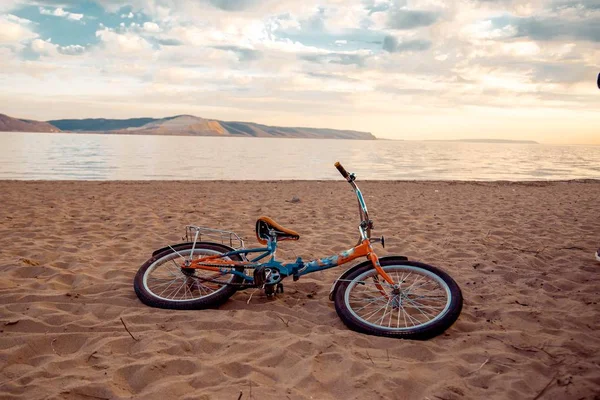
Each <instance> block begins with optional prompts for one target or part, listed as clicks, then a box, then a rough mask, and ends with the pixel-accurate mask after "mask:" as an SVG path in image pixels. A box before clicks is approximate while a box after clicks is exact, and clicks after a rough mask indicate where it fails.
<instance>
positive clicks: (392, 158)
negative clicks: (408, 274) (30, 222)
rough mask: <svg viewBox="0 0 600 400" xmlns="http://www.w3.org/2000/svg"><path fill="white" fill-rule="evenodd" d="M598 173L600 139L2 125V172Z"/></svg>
mask: <svg viewBox="0 0 600 400" xmlns="http://www.w3.org/2000/svg"><path fill="white" fill-rule="evenodd" d="M338 160H339V161H340V162H342V164H343V165H344V166H345V167H346V168H347V169H348V170H349V171H353V172H355V173H356V174H357V176H358V177H359V178H360V179H400V180H408V179H417V180H423V179H427V180H451V179H459V180H556V179H578V178H594V179H600V146H575V145H574V146H556V145H536V144H498V143H463V142H418V141H383V140H381V141H380V140H377V141H353V140H316V139H275V138H273V139H272V138H265V139H262V138H219V137H187V136H129V135H96V134H81V135H80V134H48V133H11V132H0V179H22V180H29V179H51V180H54V179H75V180H153V179H156V180H158V179H164V180H175V179H178V180H179V179H186V180H187V179H192V180H205V179H239V180H254V179H258V180H274V179H306V180H311V179H339V178H340V177H339V175H338V172H337V171H336V170H335V168H334V167H333V163H334V162H335V161H338Z"/></svg>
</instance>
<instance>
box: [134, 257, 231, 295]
mask: <svg viewBox="0 0 600 400" xmlns="http://www.w3.org/2000/svg"><path fill="white" fill-rule="evenodd" d="M191 252H192V250H191V249H186V250H180V251H178V252H177V253H175V252H173V253H169V254H167V255H165V256H164V257H161V258H159V259H158V260H156V261H154V262H153V263H152V264H151V265H150V266H149V267H148V269H147V270H146V272H145V273H144V278H143V285H144V289H146V292H148V293H149V294H151V295H152V296H154V297H156V298H158V299H161V300H165V301H171V302H186V301H194V300H198V299H201V298H204V297H207V296H212V295H214V294H215V293H218V292H220V291H222V290H223V289H225V288H226V287H227V284H228V283H230V282H231V280H232V279H233V275H232V274H231V275H222V274H220V273H218V272H213V271H205V270H202V269H191V270H187V272H186V273H184V271H183V270H182V269H181V265H184V262H185V260H186V259H189V257H190V254H191ZM215 254H222V253H221V252H218V251H215V250H207V249H194V254H193V258H200V257H204V256H209V255H215ZM224 259H225V260H228V259H229V258H224ZM207 280H211V281H207ZM214 281H219V282H214Z"/></svg>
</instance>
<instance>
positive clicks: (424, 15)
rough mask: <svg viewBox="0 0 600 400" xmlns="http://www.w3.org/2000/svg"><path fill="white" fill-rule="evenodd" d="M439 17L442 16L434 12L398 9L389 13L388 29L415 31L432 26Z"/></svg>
mask: <svg viewBox="0 0 600 400" xmlns="http://www.w3.org/2000/svg"><path fill="white" fill-rule="evenodd" d="M439 17H440V14H439V13H438V12H434V11H419V10H409V9H397V10H392V11H390V13H389V17H388V27H389V28H391V29H414V28H419V27H422V26H429V25H432V24H434V23H435V22H436V21H437V20H438V18H439Z"/></svg>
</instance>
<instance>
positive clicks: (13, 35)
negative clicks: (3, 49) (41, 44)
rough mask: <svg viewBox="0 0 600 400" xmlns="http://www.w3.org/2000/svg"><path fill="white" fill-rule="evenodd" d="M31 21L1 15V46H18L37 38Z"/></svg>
mask: <svg viewBox="0 0 600 400" xmlns="http://www.w3.org/2000/svg"><path fill="white" fill-rule="evenodd" d="M30 25H31V21H29V20H26V19H23V18H19V17H17V16H14V15H11V14H9V15H0V44H17V43H21V42H25V41H27V40H31V39H33V38H36V37H37V36H38V35H37V33H35V32H33V31H32V30H31V29H30Z"/></svg>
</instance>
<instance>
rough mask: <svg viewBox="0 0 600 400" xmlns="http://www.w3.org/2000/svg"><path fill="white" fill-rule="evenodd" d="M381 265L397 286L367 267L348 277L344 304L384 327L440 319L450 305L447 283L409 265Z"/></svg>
mask: <svg viewBox="0 0 600 400" xmlns="http://www.w3.org/2000/svg"><path fill="white" fill-rule="evenodd" d="M383 269H384V270H385V272H387V274H388V275H390V276H391V278H392V279H393V280H394V282H397V284H398V288H396V289H395V288H393V287H392V286H391V285H390V284H388V283H387V282H385V281H384V280H383V279H380V278H379V275H378V273H377V271H376V270H375V269H371V270H368V271H365V272H363V273H362V274H360V275H359V276H357V277H356V278H354V279H352V281H351V282H349V284H348V287H347V289H346V290H345V293H344V302H345V305H346V307H347V308H348V310H349V311H350V313H352V314H353V315H354V317H356V318H357V319H358V320H360V321H361V322H362V323H364V324H366V325H369V326H371V327H373V328H375V329H380V330H381V329H384V330H387V331H398V332H401V331H408V330H414V329H416V328H423V327H425V326H428V325H431V324H433V323H434V322H436V321H438V320H440V319H441V318H442V317H443V316H444V315H445V314H446V312H447V311H448V309H449V308H450V302H451V300H452V294H451V291H450V287H449V286H448V284H447V283H446V282H444V280H443V279H442V278H440V277H439V276H438V275H436V274H434V273H433V272H430V271H428V270H426V269H423V268H419V267H415V266H410V265H388V266H385V267H383Z"/></svg>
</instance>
